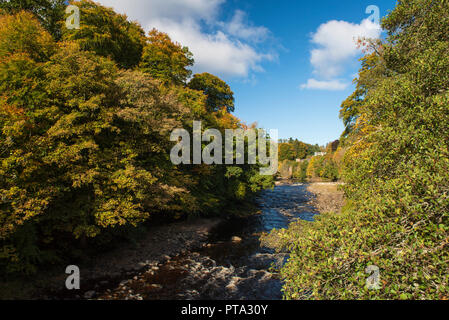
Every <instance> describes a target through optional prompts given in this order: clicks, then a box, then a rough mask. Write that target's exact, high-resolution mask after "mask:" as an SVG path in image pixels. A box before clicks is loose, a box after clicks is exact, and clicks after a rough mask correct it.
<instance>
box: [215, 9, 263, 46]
mask: <svg viewBox="0 0 449 320" xmlns="http://www.w3.org/2000/svg"><path fill="white" fill-rule="evenodd" d="M245 20H246V13H245V12H243V11H241V10H236V12H235V14H234V17H233V18H232V20H231V21H230V22H229V23H223V25H224V27H225V29H226V31H227V32H228V33H229V34H230V35H233V36H235V37H238V38H240V39H245V40H249V41H253V42H260V41H263V40H265V39H266V38H267V37H268V35H269V34H270V31H269V30H268V29H267V28H265V27H255V26H252V25H250V24H249V23H248V22H245Z"/></svg>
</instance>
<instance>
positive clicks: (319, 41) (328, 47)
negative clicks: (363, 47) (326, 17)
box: [310, 19, 381, 78]
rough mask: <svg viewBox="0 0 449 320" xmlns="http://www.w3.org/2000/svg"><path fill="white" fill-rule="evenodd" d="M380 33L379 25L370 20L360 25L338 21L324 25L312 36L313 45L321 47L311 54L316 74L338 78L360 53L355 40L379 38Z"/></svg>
mask: <svg viewBox="0 0 449 320" xmlns="http://www.w3.org/2000/svg"><path fill="white" fill-rule="evenodd" d="M380 31H381V29H380V27H379V25H377V24H375V23H373V22H372V21H371V20H369V19H365V20H363V21H362V22H361V23H360V24H354V23H349V22H346V21H336V20H332V21H329V22H327V23H325V24H322V25H321V26H320V27H319V28H318V30H317V31H316V32H315V33H314V34H313V36H312V43H313V44H315V45H317V46H319V48H316V49H313V50H312V52H311V58H310V62H311V63H312V65H313V67H314V72H315V73H316V74H318V75H320V76H323V77H325V78H333V77H335V76H338V75H339V74H341V72H342V71H343V68H344V65H345V63H346V62H347V60H348V59H350V58H353V57H355V56H357V54H358V53H359V50H358V49H357V46H356V43H355V40H356V39H358V38H361V37H366V38H378V37H379V36H380Z"/></svg>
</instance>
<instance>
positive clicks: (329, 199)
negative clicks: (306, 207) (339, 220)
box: [307, 182, 345, 213]
mask: <svg viewBox="0 0 449 320" xmlns="http://www.w3.org/2000/svg"><path fill="white" fill-rule="evenodd" d="M341 185H343V183H342V182H313V183H310V184H308V185H307V191H309V192H310V193H311V194H313V195H314V197H313V198H312V199H311V204H312V205H313V206H314V207H315V208H316V209H317V210H318V211H319V212H320V213H326V212H333V213H340V212H341V208H342V207H343V206H344V204H345V198H344V192H343V191H342V190H341V189H340V186H341Z"/></svg>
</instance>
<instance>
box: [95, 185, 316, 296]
mask: <svg viewBox="0 0 449 320" xmlns="http://www.w3.org/2000/svg"><path fill="white" fill-rule="evenodd" d="M309 199H310V194H309V193H308V192H307V190H306V185H303V184H290V185H281V186H276V187H275V188H274V189H273V190H265V191H263V192H261V193H260V194H259V195H258V197H257V205H258V207H259V208H260V214H257V215H254V216H251V217H249V218H241V219H230V220H229V221H227V222H225V223H223V224H221V225H220V226H219V227H217V228H216V230H214V232H212V233H211V234H212V235H213V236H212V237H211V238H210V239H209V243H208V245H207V246H205V247H204V248H202V249H200V250H196V251H193V252H187V253H185V254H183V255H181V256H178V257H175V258H173V259H170V260H169V261H167V262H165V263H164V264H162V265H159V266H155V267H153V268H150V269H149V270H147V271H145V272H143V273H140V274H138V275H136V276H134V277H133V278H132V279H128V280H124V281H122V282H121V283H120V284H119V285H118V286H117V287H116V288H114V289H107V290H105V291H104V292H103V293H101V294H100V295H98V297H99V298H100V299H137V300H154V299H173V300H180V299H182V300H185V299H189V300H202V299H206V300H228V299H232V300H247V299H258V300H259V299H260V300H276V299H281V298H282V291H281V289H282V282H281V280H280V279H279V278H278V276H277V275H276V274H275V273H272V272H270V266H271V265H272V264H273V263H274V264H282V263H284V262H285V260H286V258H287V256H286V254H282V253H275V252H274V251H273V250H271V249H269V248H265V247H262V246H261V244H260V240H259V237H260V235H261V234H262V232H269V231H271V230H272V229H273V228H277V229H279V228H285V227H287V226H288V225H289V224H290V223H291V222H293V221H295V220H297V219H303V220H309V221H312V220H313V219H314V216H315V215H316V214H317V212H316V210H315V208H313V207H311V206H310V205H308V201H309Z"/></svg>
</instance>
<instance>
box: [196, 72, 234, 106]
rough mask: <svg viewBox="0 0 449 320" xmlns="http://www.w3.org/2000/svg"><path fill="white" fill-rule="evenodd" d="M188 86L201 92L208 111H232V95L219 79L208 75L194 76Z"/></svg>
mask: <svg viewBox="0 0 449 320" xmlns="http://www.w3.org/2000/svg"><path fill="white" fill-rule="evenodd" d="M188 86H189V88H191V89H194V90H199V91H202V92H203V93H204V94H205V95H206V96H207V102H206V105H207V107H208V110H209V111H218V110H220V109H222V108H223V109H225V110H226V111H227V112H233V111H234V93H233V92H232V90H231V88H230V87H229V85H228V84H227V83H226V82H224V81H223V80H221V79H220V78H218V77H216V76H214V75H212V74H210V73H201V74H195V75H194V76H193V79H192V80H190V82H189V84H188Z"/></svg>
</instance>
